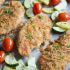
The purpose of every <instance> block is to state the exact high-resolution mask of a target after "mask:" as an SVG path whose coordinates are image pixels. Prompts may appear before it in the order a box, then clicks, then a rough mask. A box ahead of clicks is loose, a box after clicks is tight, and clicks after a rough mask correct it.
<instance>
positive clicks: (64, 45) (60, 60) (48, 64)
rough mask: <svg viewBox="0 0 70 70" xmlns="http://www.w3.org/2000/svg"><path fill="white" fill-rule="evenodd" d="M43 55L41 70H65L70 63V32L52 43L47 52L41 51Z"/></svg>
mask: <svg viewBox="0 0 70 70" xmlns="http://www.w3.org/2000/svg"><path fill="white" fill-rule="evenodd" d="M41 53H42V55H41V57H40V59H39V66H40V67H39V69H40V70H65V67H66V65H67V64H68V63H69V62H70V31H68V32H67V33H66V34H65V35H64V36H61V37H60V38H59V39H58V40H56V41H55V42H54V43H51V44H50V45H49V46H48V48H46V49H45V50H41Z"/></svg>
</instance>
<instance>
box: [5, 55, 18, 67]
mask: <svg viewBox="0 0 70 70" xmlns="http://www.w3.org/2000/svg"><path fill="white" fill-rule="evenodd" d="M5 62H6V64H8V65H10V66H15V65H18V62H17V60H16V59H15V57H14V55H13V54H9V55H7V56H6V57H5Z"/></svg>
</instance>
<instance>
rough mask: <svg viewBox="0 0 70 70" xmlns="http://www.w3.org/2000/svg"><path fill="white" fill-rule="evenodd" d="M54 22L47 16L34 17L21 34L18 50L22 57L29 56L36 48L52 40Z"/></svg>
mask: <svg viewBox="0 0 70 70" xmlns="http://www.w3.org/2000/svg"><path fill="white" fill-rule="evenodd" d="M51 28H52V22H51V20H50V19H49V18H48V17H47V16H43V15H37V16H35V17H32V18H31V19H30V20H29V21H28V23H27V24H26V25H25V26H24V27H23V28H22V29H21V31H20V32H19V38H18V50H19V53H20V54H21V55H22V56H24V55H25V56H28V55H29V54H30V52H31V51H32V50H33V49H34V48H39V47H40V45H41V44H42V43H43V42H45V41H46V40H49V39H50V38H51V32H50V31H51Z"/></svg>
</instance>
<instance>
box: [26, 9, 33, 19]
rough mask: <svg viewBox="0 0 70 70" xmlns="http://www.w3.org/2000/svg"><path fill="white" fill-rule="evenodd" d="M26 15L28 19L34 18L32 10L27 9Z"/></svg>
mask: <svg viewBox="0 0 70 70" xmlns="http://www.w3.org/2000/svg"><path fill="white" fill-rule="evenodd" d="M26 15H27V17H29V18H30V17H33V16H34V13H33V10H32V8H29V9H27V10H26Z"/></svg>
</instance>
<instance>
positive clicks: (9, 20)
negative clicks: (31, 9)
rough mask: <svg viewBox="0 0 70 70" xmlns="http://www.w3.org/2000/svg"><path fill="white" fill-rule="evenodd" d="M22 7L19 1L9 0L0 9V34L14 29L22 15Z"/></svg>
mask: <svg viewBox="0 0 70 70" xmlns="http://www.w3.org/2000/svg"><path fill="white" fill-rule="evenodd" d="M24 12H25V10H24V7H23V6H22V4H21V2H20V1H11V4H10V5H5V6H4V7H2V8H1V9H0V34H6V33H9V32H10V31H12V30H14V29H16V28H17V27H18V25H19V24H20V22H21V19H22V17H23V16H24Z"/></svg>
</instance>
